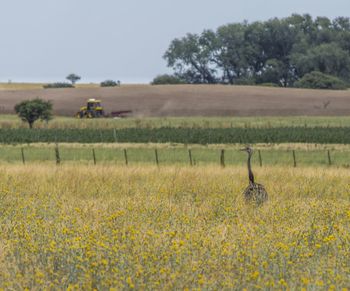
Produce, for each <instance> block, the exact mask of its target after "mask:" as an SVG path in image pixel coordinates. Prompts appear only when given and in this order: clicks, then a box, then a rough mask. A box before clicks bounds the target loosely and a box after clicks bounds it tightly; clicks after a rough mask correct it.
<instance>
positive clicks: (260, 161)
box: [258, 150, 262, 167]
mask: <svg viewBox="0 0 350 291" xmlns="http://www.w3.org/2000/svg"><path fill="white" fill-rule="evenodd" d="M258 153H259V163H260V167H262V157H261V151H260V150H258Z"/></svg>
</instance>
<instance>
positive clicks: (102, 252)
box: [0, 165, 350, 290]
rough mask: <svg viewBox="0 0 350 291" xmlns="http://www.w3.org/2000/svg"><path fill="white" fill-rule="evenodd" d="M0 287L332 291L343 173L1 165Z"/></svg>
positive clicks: (345, 242) (346, 273) (345, 220)
mask: <svg viewBox="0 0 350 291" xmlns="http://www.w3.org/2000/svg"><path fill="white" fill-rule="evenodd" d="M0 177H1V178H0V214H1V215H0V227H1V228H0V231H1V236H0V288H1V287H2V288H4V289H12V290H18V289H24V288H29V289H49V288H69V289H93V288H97V289H102V290H104V289H108V288H116V289H133V288H135V289H159V290H167V289H183V290H185V289H194V288H200V289H243V288H247V289H248V290H252V289H281V290H283V289H302V288H305V289H309V290H315V289H338V290H340V289H341V288H342V287H344V288H345V287H348V286H349V285H350V260H349V259H348V258H349V255H350V247H349V246H350V199H349V197H350V184H349V181H350V173H349V171H348V170H345V169H336V168H333V169H324V168H301V169H293V168H281V167H264V168H262V169H256V178H257V180H258V182H261V183H263V184H264V185H265V187H266V189H267V190H268V192H269V195H270V200H269V202H268V203H267V204H266V205H264V206H263V207H260V208H256V207H254V206H248V205H245V203H244V201H243V199H242V194H241V193H242V191H243V189H244V188H245V186H246V185H247V175H246V169H245V168H241V167H234V168H225V169H221V168H219V167H214V166H208V167H197V168H190V167H162V168H160V169H158V168H156V167H151V166H144V167H128V168H125V167H108V166H95V167H92V166H68V165H67V166H60V167H54V166H48V165H41V166H40V165H31V166H13V165H12V166H11V165H9V166H6V167H5V166H2V167H0Z"/></svg>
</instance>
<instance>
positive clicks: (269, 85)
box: [257, 83, 280, 87]
mask: <svg viewBox="0 0 350 291" xmlns="http://www.w3.org/2000/svg"><path fill="white" fill-rule="evenodd" d="M257 85H258V86H264V87H280V86H279V85H278V84H276V83H261V84H257Z"/></svg>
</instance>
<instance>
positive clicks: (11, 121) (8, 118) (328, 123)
mask: <svg viewBox="0 0 350 291" xmlns="http://www.w3.org/2000/svg"><path fill="white" fill-rule="evenodd" d="M291 126H292V127H305V126H306V127H350V116H294V117H290V116H289V117H288V116H279V117H276V116H265V117H260V116H259V117H153V118H152V117H148V118H123V119H112V118H102V119H76V118H73V117H62V116H55V117H54V118H53V119H52V120H51V121H50V122H49V123H46V122H42V121H37V122H36V123H34V128H59V129H65V128H116V129H118V128H160V127H186V128H193V127H195V128H198V127H199V128H230V127H243V128H256V127H259V128H272V127H291ZM27 127H28V124H27V123H25V122H22V121H21V120H20V119H19V118H18V117H17V116H16V115H14V114H0V128H27Z"/></svg>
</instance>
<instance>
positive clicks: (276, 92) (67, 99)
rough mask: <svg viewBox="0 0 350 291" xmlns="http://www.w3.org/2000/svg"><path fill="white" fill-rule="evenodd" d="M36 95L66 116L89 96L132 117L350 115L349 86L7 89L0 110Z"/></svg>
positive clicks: (8, 109) (0, 95)
mask: <svg viewBox="0 0 350 291" xmlns="http://www.w3.org/2000/svg"><path fill="white" fill-rule="evenodd" d="M35 97H40V98H43V99H46V100H51V101H52V102H53V104H54V113H55V114H57V115H66V116H70V115H73V114H74V113H75V112H76V111H77V110H78V109H79V107H80V106H82V105H84V104H85V103H86V100H87V99H88V98H99V99H102V102H103V105H104V107H105V109H106V111H107V112H110V111H117V110H132V111H133V116H257V115H258V116H293V115H314V116H315V115H323V116H336V115H339V116H340V115H342V116H344V115H350V91H349V90H348V91H331V90H304V89H284V88H267V87H256V86H254V87H253V86H223V85H174V86H171V85H167V86H151V85H124V86H121V87H116V88H76V89H34V90H3V91H0V112H1V113H13V107H14V105H15V104H16V103H18V102H19V101H21V100H25V99H31V98H35ZM329 101H330V103H329V104H328V105H327V102H329Z"/></svg>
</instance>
